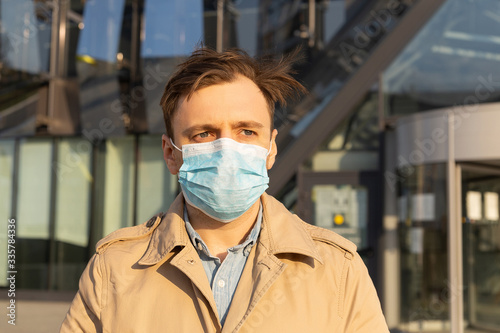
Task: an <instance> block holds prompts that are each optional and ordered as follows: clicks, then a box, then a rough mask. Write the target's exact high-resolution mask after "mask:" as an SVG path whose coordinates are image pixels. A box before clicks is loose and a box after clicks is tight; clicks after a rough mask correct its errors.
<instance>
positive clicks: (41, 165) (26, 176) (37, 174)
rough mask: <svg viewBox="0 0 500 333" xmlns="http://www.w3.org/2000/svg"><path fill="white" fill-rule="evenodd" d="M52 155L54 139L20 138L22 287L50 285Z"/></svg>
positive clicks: (19, 254) (18, 215) (19, 256)
mask: <svg viewBox="0 0 500 333" xmlns="http://www.w3.org/2000/svg"><path fill="white" fill-rule="evenodd" d="M51 158H52V140H51V139H39V138H36V139H23V140H21V141H20V147H19V188H18V195H17V213H16V222H17V223H16V224H17V242H16V244H17V245H18V246H17V249H16V255H17V258H16V261H17V263H18V273H19V274H18V275H17V276H18V277H19V285H18V287H19V288H33V289H42V288H47V282H48V280H47V278H48V262H49V223H50V220H49V218H50V217H49V214H50V203H51V202H50V197H51V195H50V194H51V179H52V177H51V175H52V168H51V166H52V160H51Z"/></svg>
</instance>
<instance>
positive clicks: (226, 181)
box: [170, 138, 270, 222]
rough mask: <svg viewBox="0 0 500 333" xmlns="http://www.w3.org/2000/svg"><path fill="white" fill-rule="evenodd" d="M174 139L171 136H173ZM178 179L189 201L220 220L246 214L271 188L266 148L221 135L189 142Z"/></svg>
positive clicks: (185, 147) (183, 154) (183, 151)
mask: <svg viewBox="0 0 500 333" xmlns="http://www.w3.org/2000/svg"><path fill="white" fill-rule="evenodd" d="M170 142H172V139H170ZM172 145H173V146H174V147H175V148H176V149H177V150H179V151H182V158H183V161H184V163H183V164H182V166H181V168H180V170H179V174H178V177H179V183H180V185H181V188H182V193H183V195H184V198H185V199H186V201H187V202H188V203H189V204H191V205H192V206H195V207H196V208H198V209H200V210H201V211H202V212H203V213H205V214H206V215H208V216H210V217H211V218H213V219H215V220H217V221H220V222H231V221H233V220H235V219H236V218H238V217H240V216H241V215H243V213H244V212H246V211H247V210H248V209H249V208H250V207H251V206H252V205H253V204H254V203H255V201H257V199H259V197H260V196H261V195H262V193H264V191H265V190H266V189H267V188H268V184H269V177H268V176H267V168H266V160H267V156H268V155H269V152H270V148H269V151H268V150H267V149H265V148H262V147H259V146H256V145H251V144H244V143H239V142H236V141H234V140H232V139H229V138H222V139H218V140H215V141H211V142H205V143H195V144H186V145H183V146H182V150H181V149H180V148H178V147H177V146H176V145H175V144H174V143H173V142H172Z"/></svg>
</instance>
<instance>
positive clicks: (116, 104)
mask: <svg viewBox="0 0 500 333" xmlns="http://www.w3.org/2000/svg"><path fill="white" fill-rule="evenodd" d="M124 8H125V0H110V1H86V2H85V7H84V10H83V22H82V23H81V24H79V28H80V29H81V31H80V32H79V34H78V43H77V45H78V46H76V45H75V44H76V40H73V39H72V40H71V43H70V54H71V55H74V56H75V57H76V64H73V60H72V59H70V60H69V63H70V65H71V67H73V66H74V67H75V69H76V72H77V75H78V81H79V87H80V96H79V98H80V99H79V103H80V106H81V124H82V134H83V135H84V136H85V138H87V139H88V140H89V141H91V142H96V141H100V140H103V139H104V138H105V137H107V136H110V135H123V134H125V133H126V129H125V123H126V121H127V119H128V118H126V117H127V116H128V114H125V115H124V113H126V112H125V111H128V108H129V106H130V105H129V104H131V103H130V102H129V103H128V104H127V103H126V102H127V97H126V96H125V95H121V94H120V93H121V92H122V90H121V88H122V89H123V92H124V93H126V92H127V89H128V86H127V83H128V80H129V79H130V55H129V53H130V36H129V35H127V34H126V32H128V33H129V34H130V32H129V31H125V32H124V31H123V26H124V25H125V24H126V23H127V22H128V21H130V18H129V20H128V21H125V22H124V19H123V16H124V12H125V9H124ZM76 9H77V10H81V9H80V8H76ZM74 35H77V33H75V34H74ZM74 35H72V36H71V37H73V38H75V37H76V36H74ZM123 40H126V41H127V42H126V43H123V44H125V45H126V46H127V47H128V48H127V50H128V53H126V54H125V56H124V52H125V51H124V50H121V52H119V47H120V42H121V41H123ZM75 53H76V55H75ZM125 57H126V58H125ZM118 69H120V71H118ZM120 83H122V86H123V87H121V86H120Z"/></svg>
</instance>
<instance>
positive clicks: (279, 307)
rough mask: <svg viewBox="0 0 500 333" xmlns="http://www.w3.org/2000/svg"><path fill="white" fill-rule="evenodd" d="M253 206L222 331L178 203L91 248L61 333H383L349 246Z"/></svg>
mask: <svg viewBox="0 0 500 333" xmlns="http://www.w3.org/2000/svg"><path fill="white" fill-rule="evenodd" d="M261 199H262V204H263V221H262V230H261V233H260V236H259V240H258V243H257V244H256V246H254V247H253V249H252V251H251V253H250V255H249V257H248V261H247V263H246V266H245V268H244V271H243V274H242V276H241V279H240V281H239V284H238V287H237V289H236V292H235V294H234V298H233V301H232V304H231V308H230V309H229V312H228V315H227V319H226V322H225V324H224V327H221V325H220V322H219V318H218V314H217V307H216V305H215V301H214V298H213V295H212V291H211V289H210V285H209V283H208V279H207V276H206V274H205V270H204V269H203V266H202V263H201V262H200V259H199V257H198V254H197V252H196V250H195V248H194V247H193V245H192V244H191V242H190V240H189V236H188V234H187V232H186V228H185V226H184V221H183V219H182V216H183V208H184V201H183V199H182V195H180V196H179V197H177V199H176V200H175V202H174V203H173V204H172V206H171V207H170V210H169V211H168V212H167V213H166V215H165V216H164V217H163V218H161V216H158V217H156V219H151V220H150V221H149V222H147V223H144V224H142V225H139V226H135V227H130V228H125V229H121V230H118V231H115V232H114V233H112V234H110V235H109V236H107V237H106V238H104V239H102V240H101V241H100V242H99V243H98V244H97V253H96V254H95V255H94V256H93V257H92V259H91V260H90V262H89V264H88V266H87V268H86V269H85V272H84V273H83V275H82V277H81V279H80V289H79V291H78V293H77V294H76V296H75V298H74V300H73V303H72V305H71V308H70V310H69V312H68V314H67V315H66V319H65V320H64V322H63V324H62V327H61V332H113V333H126V332H148V333H152V332H175V333H176V332H237V331H238V332H273V333H274V332H301V333H303V332H357V333H359V332H370V333H373V332H388V329H387V325H386V323H385V320H384V317H383V315H382V311H381V308H380V302H379V300H378V298H377V294H376V291H375V288H374V287H373V284H372V281H371V279H370V277H369V276H368V272H367V269H366V267H365V265H364V264H363V261H362V260H361V258H360V257H359V255H358V254H357V253H356V246H355V245H354V244H352V243H351V242H349V241H348V240H346V239H344V238H342V237H341V236H339V235H337V234H336V233H334V232H332V231H328V230H324V229H320V228H318V227H315V226H312V225H310V224H308V223H305V222H303V221H301V220H300V219H299V218H298V217H297V216H295V215H292V214H291V213H290V212H289V211H288V210H287V209H286V208H285V207H284V206H283V205H282V204H281V203H279V202H278V201H277V200H276V199H274V198H273V197H271V196H269V195H267V194H264V195H263V196H262V197H261Z"/></svg>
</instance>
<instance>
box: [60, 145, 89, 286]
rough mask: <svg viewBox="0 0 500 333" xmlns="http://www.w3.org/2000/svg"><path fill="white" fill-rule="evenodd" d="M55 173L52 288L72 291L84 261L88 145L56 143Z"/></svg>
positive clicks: (87, 228) (86, 237) (86, 243)
mask: <svg viewBox="0 0 500 333" xmlns="http://www.w3.org/2000/svg"><path fill="white" fill-rule="evenodd" d="M54 170H55V171H56V186H57V189H56V212H55V240H56V253H57V254H56V263H55V265H54V268H55V270H54V272H52V273H53V274H54V275H55V276H54V279H52V286H51V288H52V289H58V290H62V289H70V290H73V289H76V288H77V282H78V278H79V276H80V275H81V273H82V272H83V269H84V268H85V265H86V262H87V259H88V258H87V246H88V241H89V221H90V188H91V183H92V180H93V179H92V174H91V145H90V144H89V143H88V141H85V140H82V139H77V138H69V139H61V140H60V141H59V143H58V157H57V163H56V166H55V167H54Z"/></svg>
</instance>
